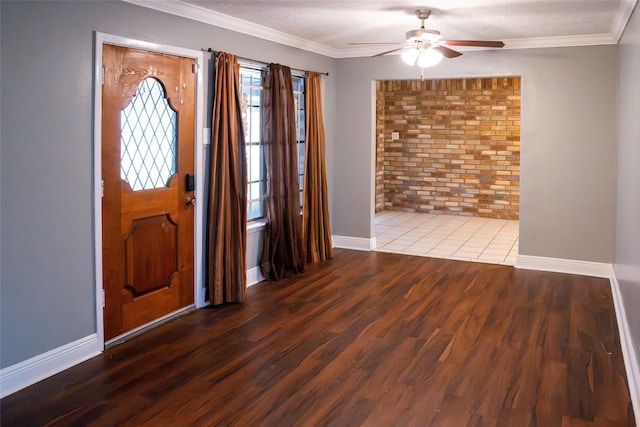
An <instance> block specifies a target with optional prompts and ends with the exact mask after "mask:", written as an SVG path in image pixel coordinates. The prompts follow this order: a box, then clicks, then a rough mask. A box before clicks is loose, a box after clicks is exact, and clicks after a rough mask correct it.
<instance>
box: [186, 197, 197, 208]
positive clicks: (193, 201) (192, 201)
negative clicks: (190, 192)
mask: <svg viewBox="0 0 640 427" xmlns="http://www.w3.org/2000/svg"><path fill="white" fill-rule="evenodd" d="M185 205H186V206H189V205H191V206H195V205H196V198H195V197H194V198H191V197H187V201H186V203H185Z"/></svg>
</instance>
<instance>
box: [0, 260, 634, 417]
mask: <svg viewBox="0 0 640 427" xmlns="http://www.w3.org/2000/svg"><path fill="white" fill-rule="evenodd" d="M615 322H616V317H615V311H614V307H613V299H612V296H611V291H610V287H609V283H608V281H607V280H605V279H598V278H591V277H583V276H575V275H565V274H559V273H545V272H538V271H526V270H522V271H521V270H516V269H514V268H512V267H508V266H500V265H490V264H480V263H467V262H461V261H449V260H442V259H431V258H424V257H413V256H404V255H397V254H390V253H377V252H359V251H349V250H338V249H337V250H336V251H335V254H334V259H332V260H330V261H327V262H323V263H317V264H310V265H308V266H307V268H306V270H305V272H304V273H303V274H299V275H297V276H294V277H291V278H288V279H286V280H283V281H281V282H277V283H269V282H263V283H261V284H258V285H255V286H253V287H251V288H249V289H248V290H247V301H246V303H245V304H241V305H240V304H230V305H225V306H220V307H210V308H205V309H201V310H196V311H193V312H191V313H188V314H185V315H183V316H181V317H180V318H177V319H174V320H172V321H169V322H167V323H165V324H162V325H160V326H158V327H156V328H154V329H151V330H149V331H146V332H145V333H143V334H141V335H139V336H137V337H134V338H132V339H130V340H129V341H126V342H124V343H122V344H120V345H118V346H115V347H113V348H110V349H107V350H105V352H104V353H103V354H102V355H100V356H97V357H95V358H93V359H91V360H89V361H87V362H84V363H82V364H80V365H78V366H75V367H73V368H71V369H68V370H66V371H64V372H62V373H60V374H58V375H55V376H53V377H51V378H49V379H47V380H44V381H42V382H40V383H38V384H35V385H33V386H31V387H28V388H26V389H24V390H21V391H19V392H16V393H14V394H12V395H10V396H7V397H5V398H4V399H2V400H1V401H0V412H1V414H0V416H1V422H2V425H3V426H4V425H6V426H24V425H100V426H102V425H132V426H134V425H135V426H140V425H153V426H158V425H189V426H200V425H202V426H209V425H221V426H242V427H244V426H359V425H363V426H375V427H378V426H420V427H424V426H429V425H433V426H496V427H497V426H518V427H523V426H545V427H546V426H558V427H562V426H607V427H611V426H620V427H622V426H626V427H630V426H634V425H635V423H634V414H633V410H632V407H631V403H630V397H629V390H628V385H627V383H626V375H625V370H624V361H623V360H622V353H621V349H620V342H619V338H618V330H617V325H616V323H615Z"/></svg>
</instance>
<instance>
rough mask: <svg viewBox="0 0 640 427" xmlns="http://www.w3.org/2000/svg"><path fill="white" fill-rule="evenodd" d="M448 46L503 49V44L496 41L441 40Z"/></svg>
mask: <svg viewBox="0 0 640 427" xmlns="http://www.w3.org/2000/svg"><path fill="white" fill-rule="evenodd" d="M442 43H444V44H446V45H448V46H473V47H504V43H503V42H501V41H497V40H443V41H442Z"/></svg>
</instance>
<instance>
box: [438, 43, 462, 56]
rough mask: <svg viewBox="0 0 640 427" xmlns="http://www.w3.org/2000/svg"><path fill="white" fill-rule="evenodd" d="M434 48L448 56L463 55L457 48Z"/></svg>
mask: <svg viewBox="0 0 640 427" xmlns="http://www.w3.org/2000/svg"><path fill="white" fill-rule="evenodd" d="M433 50H435V51H436V52H440V53H441V54H442V56H444V57H446V58H455V57H456V56H460V55H462V54H461V53H460V52H458V51H457V50H453V49H449V48H448V47H446V46H434V47H433Z"/></svg>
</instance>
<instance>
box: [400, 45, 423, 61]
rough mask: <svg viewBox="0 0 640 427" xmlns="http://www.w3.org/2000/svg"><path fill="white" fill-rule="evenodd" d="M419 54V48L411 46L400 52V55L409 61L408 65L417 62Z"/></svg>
mask: <svg viewBox="0 0 640 427" xmlns="http://www.w3.org/2000/svg"><path fill="white" fill-rule="evenodd" d="M418 54H419V51H418V49H415V48H411V49H407V50H405V51H404V52H402V53H401V54H400V57H401V58H402V60H403V61H404V62H406V63H407V65H413V64H415V63H416V59H418Z"/></svg>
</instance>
